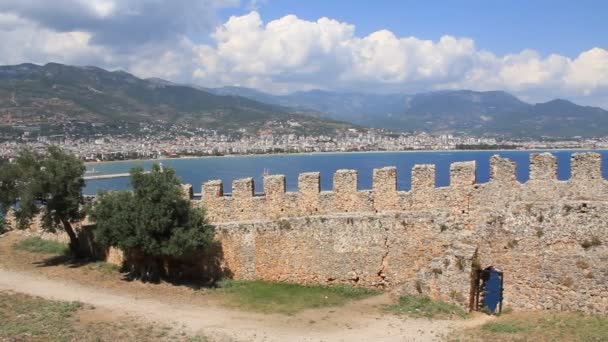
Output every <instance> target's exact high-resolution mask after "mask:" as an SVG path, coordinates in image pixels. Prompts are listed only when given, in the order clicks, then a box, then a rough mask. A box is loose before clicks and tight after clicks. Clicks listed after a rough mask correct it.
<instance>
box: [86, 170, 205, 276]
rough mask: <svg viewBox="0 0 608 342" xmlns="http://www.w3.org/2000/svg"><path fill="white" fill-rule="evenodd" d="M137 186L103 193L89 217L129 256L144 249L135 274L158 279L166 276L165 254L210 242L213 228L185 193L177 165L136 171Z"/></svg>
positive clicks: (99, 234) (102, 237)
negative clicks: (145, 171)
mask: <svg viewBox="0 0 608 342" xmlns="http://www.w3.org/2000/svg"><path fill="white" fill-rule="evenodd" d="M131 186H132V188H133V190H132V191H128V190H125V191H116V192H103V193H100V194H99V196H98V198H97V200H96V202H95V204H94V206H93V207H92V209H91V212H90V215H91V216H90V217H91V219H92V220H94V221H95V222H96V224H97V228H96V229H95V239H96V241H98V242H99V243H101V244H103V245H106V246H113V247H117V248H119V249H121V250H123V251H124V252H126V254H127V255H134V254H139V255H141V256H142V260H141V262H140V263H136V264H134V265H133V266H132V269H131V270H130V276H131V277H132V278H140V279H142V280H143V281H156V280H158V278H159V277H162V276H165V275H166V273H165V269H164V267H163V259H164V258H165V257H179V256H182V255H184V254H187V253H189V252H192V251H194V250H197V249H201V248H205V247H207V246H208V245H209V244H210V242H211V240H212V238H213V230H212V227H211V226H210V225H208V224H207V223H206V221H205V217H204V212H203V210H202V209H198V208H193V207H192V206H191V203H190V200H189V199H188V198H185V197H184V196H183V193H182V189H181V186H180V181H179V180H178V178H177V177H176V175H175V172H174V170H172V169H165V170H162V169H161V168H160V167H159V166H158V165H154V166H153V168H152V171H151V172H150V173H148V174H146V173H144V172H143V170H142V169H141V168H134V169H132V170H131Z"/></svg>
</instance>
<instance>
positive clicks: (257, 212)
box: [190, 153, 608, 222]
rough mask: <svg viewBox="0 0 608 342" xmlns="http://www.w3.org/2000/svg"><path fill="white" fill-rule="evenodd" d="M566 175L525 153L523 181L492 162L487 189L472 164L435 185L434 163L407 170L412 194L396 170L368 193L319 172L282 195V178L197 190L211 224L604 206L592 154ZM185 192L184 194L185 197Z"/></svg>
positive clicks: (542, 156) (550, 160)
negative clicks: (575, 202)
mask: <svg viewBox="0 0 608 342" xmlns="http://www.w3.org/2000/svg"><path fill="white" fill-rule="evenodd" d="M571 169H572V172H571V173H572V176H571V178H570V179H569V180H568V181H558V179H557V159H556V158H555V156H554V155H552V154H550V153H538V154H531V155H530V170H529V171H530V173H529V175H530V176H529V180H528V181H527V182H526V183H523V184H522V183H519V182H518V181H517V178H516V167H515V163H514V162H513V161H511V160H509V159H507V158H502V157H499V156H493V157H492V158H491V160H490V179H489V182H488V183H483V184H477V183H476V174H477V166H476V163H475V162H474V161H467V162H455V163H452V165H451V167H450V185H449V186H447V187H436V186H435V184H436V180H435V165H431V164H427V165H415V166H414V167H413V168H412V170H411V190H409V191H399V190H398V189H397V172H398V170H397V168H395V167H392V166H389V167H383V168H378V169H374V172H373V184H372V189H370V190H358V173H357V171H356V170H344V169H341V170H337V171H336V172H335V174H334V176H333V189H332V190H331V191H321V187H320V184H321V176H320V174H319V173H318V172H308V173H302V174H300V175H299V177H298V191H297V192H288V191H286V180H285V176H284V175H271V176H265V177H264V187H263V188H264V193H263V194H255V192H254V180H253V178H244V179H238V180H235V181H233V183H232V191H231V194H230V195H226V194H225V192H224V184H223V183H222V181H220V180H213V181H209V182H206V183H205V184H203V187H202V205H203V206H204V207H205V208H206V209H207V213H208V215H209V217H210V219H211V221H212V222H229V221H247V220H275V219H278V218H282V217H298V216H308V215H323V214H339V213H352V212H362V213H364V212H384V211H397V210H398V211H407V210H414V209H420V208H426V209H428V208H435V207H444V208H452V209H454V210H460V209H461V207H462V206H464V205H466V206H467V208H469V207H470V205H471V204H475V203H479V204H480V205H482V206H483V202H484V201H485V200H486V199H487V198H492V199H493V200H498V201H501V200H503V199H508V198H513V199H520V200H521V199H528V200H534V199H537V200H549V199H551V198H555V199H559V198H563V197H564V196H571V197H572V196H579V197H585V198H598V199H600V198H601V199H602V200H608V197H606V198H603V197H604V196H606V193H605V192H603V190H604V187H603V186H598V184H603V185H605V183H606V182H605V181H604V179H603V178H602V175H601V158H600V155H599V154H597V153H576V154H573V155H572V159H571ZM190 193H191V192H190Z"/></svg>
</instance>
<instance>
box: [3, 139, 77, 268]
mask: <svg viewBox="0 0 608 342" xmlns="http://www.w3.org/2000/svg"><path fill="white" fill-rule="evenodd" d="M85 170H86V168H85V166H84V163H83V162H82V161H81V160H80V159H78V158H77V157H76V156H74V155H72V154H70V153H67V152H65V151H63V150H61V149H60V148H59V147H55V146H51V147H49V148H48V149H47V151H46V153H44V154H37V153H34V152H33V151H32V150H29V149H24V150H22V151H20V153H19V155H18V157H17V158H16V159H15V160H14V162H12V163H3V164H2V165H0V207H1V209H2V211H3V212H6V210H7V209H8V208H10V207H14V208H15V219H16V222H17V228H21V229H23V228H26V227H28V226H29V225H30V224H31V221H32V219H33V218H34V217H35V216H37V215H39V214H41V215H42V217H41V218H42V228H43V229H44V230H47V231H50V232H56V231H57V230H63V231H65V233H66V234H67V235H68V236H69V238H70V244H69V246H70V251H71V252H72V253H73V254H74V255H76V256H77V255H78V247H79V244H78V236H77V235H76V232H75V231H74V228H73V227H72V223H73V222H75V221H79V220H81V219H82V218H83V216H84V213H83V211H82V205H81V204H82V203H83V198H82V188H83V187H84V185H85V182H84V179H83V178H82V177H83V175H84V172H85Z"/></svg>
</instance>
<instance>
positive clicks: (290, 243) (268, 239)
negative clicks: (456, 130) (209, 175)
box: [108, 153, 608, 314]
mask: <svg viewBox="0 0 608 342" xmlns="http://www.w3.org/2000/svg"><path fill="white" fill-rule="evenodd" d="M515 166H516V165H515V163H514V162H512V161H511V160H509V159H505V158H500V157H497V156H494V157H492V158H491V161H490V179H489V181H488V182H487V183H482V184H477V183H476V176H475V175H476V165H475V163H474V162H458V163H453V164H452V165H451V168H450V185H449V186H446V187H439V188H437V187H435V167H434V166H433V165H416V166H414V167H413V168H412V170H411V172H412V183H411V190H410V191H398V189H397V169H396V168H394V167H384V168H380V169H376V170H374V173H373V186H372V189H370V190H358V184H357V172H356V171H354V170H339V171H337V172H336V173H335V175H334V178H333V184H334V186H333V190H332V191H321V190H320V175H319V173H314V172H313V173H303V174H301V175H300V176H299V183H298V191H297V192H287V191H286V186H285V177H284V176H281V175H275V176H267V177H265V178H264V193H263V194H255V193H254V186H253V179H252V178H246V179H241V180H236V181H234V182H233V184H232V193H231V194H230V195H226V194H224V188H223V184H222V182H221V181H210V182H207V183H205V184H204V185H203V189H202V199H201V200H193V205H196V206H201V207H203V208H205V210H206V212H207V216H208V218H209V220H210V222H211V223H212V224H213V225H215V227H216V240H217V247H216V249H215V250H214V251H211V255H210V254H209V253H207V254H205V255H199V256H195V258H194V260H193V261H192V260H191V262H190V263H188V264H187V265H185V266H184V265H183V264H181V265H180V266H179V267H182V268H183V270H184V272H188V273H189V274H195V275H206V274H208V273H209V272H210V270H212V269H213V270H217V269H220V270H221V272H222V273H223V274H224V275H229V276H232V277H233V278H236V279H251V280H253V279H261V280H267V281H281V282H292V283H300V284H328V285H331V284H352V285H353V286H365V287H380V288H385V289H389V290H391V291H395V292H397V293H412V294H423V295H428V296H430V297H432V298H437V299H442V300H445V301H448V302H453V303H457V304H459V305H462V306H463V307H468V306H469V301H470V298H471V295H472V291H471V289H472V284H471V282H472V274H473V272H474V271H475V270H476V269H479V268H486V267H488V266H494V267H496V268H498V269H500V270H501V271H503V272H504V290H505V292H504V305H505V306H507V307H512V308H515V309H556V310H580V311H584V312H590V313H603V314H606V313H608V181H606V180H605V179H604V178H603V177H602V173H601V158H600V155H599V154H597V153H577V154H573V155H572V159H571V177H570V179H568V180H558V179H557V161H556V158H555V157H554V156H553V155H551V154H549V153H542V154H532V155H531V157H530V173H529V180H528V181H527V182H525V183H520V182H518V181H517V179H516V174H515ZM183 189H184V195H185V196H189V197H190V198H192V193H193V191H192V186H190V185H184V188H183ZM111 252H112V253H109V256H108V258H109V260H110V261H114V262H116V261H118V260H121V258H119V257H117V253H116V251H111Z"/></svg>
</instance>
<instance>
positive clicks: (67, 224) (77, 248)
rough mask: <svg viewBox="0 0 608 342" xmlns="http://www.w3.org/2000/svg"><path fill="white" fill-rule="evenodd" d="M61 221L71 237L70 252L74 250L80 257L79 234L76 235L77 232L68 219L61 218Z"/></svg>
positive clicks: (74, 253)
mask: <svg viewBox="0 0 608 342" xmlns="http://www.w3.org/2000/svg"><path fill="white" fill-rule="evenodd" d="M61 223H62V224H63V229H64V230H65V232H66V233H67V234H68V236H69V237H70V244H69V247H70V252H72V255H73V256H74V257H77V258H78V257H80V256H81V254H80V245H79V243H78V236H77V235H76V232H74V229H73V228H72V225H71V224H70V222H69V221H68V220H61Z"/></svg>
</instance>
